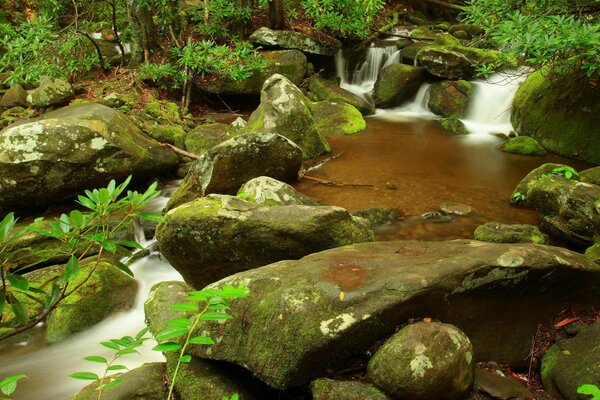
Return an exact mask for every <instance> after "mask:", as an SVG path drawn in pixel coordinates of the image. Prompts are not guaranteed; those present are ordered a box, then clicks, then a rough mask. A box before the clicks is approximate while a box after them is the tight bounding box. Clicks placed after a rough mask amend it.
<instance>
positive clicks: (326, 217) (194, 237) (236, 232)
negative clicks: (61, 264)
mask: <svg viewBox="0 0 600 400" xmlns="http://www.w3.org/2000/svg"><path fill="white" fill-rule="evenodd" d="M156 236H157V238H158V242H159V245H160V248H161V252H162V254H163V255H164V256H165V257H166V258H167V259H168V260H169V262H170V263H171V265H173V267H174V268H175V269H177V270H178V271H179V272H180V273H181V275H182V276H183V277H184V279H185V280H186V282H189V283H191V284H192V286H194V287H195V288H198V289H200V288H202V287H203V286H205V285H207V284H209V283H211V282H214V281H216V280H218V279H221V278H223V277H225V276H228V275H232V274H234V273H236V272H239V271H245V270H247V269H249V268H255V267H258V266H261V265H265V264H269V263H272V262H275V261H279V260H284V259H298V258H300V257H303V256H305V255H307V254H310V253H314V252H317V251H321V250H325V249H330V248H333V247H339V246H344V245H347V244H351V243H357V242H366V241H372V240H373V232H372V231H371V229H370V228H369V227H368V226H367V224H365V223H364V221H362V220H358V219H355V218H353V217H352V216H351V215H350V213H348V211H346V210H344V209H343V208H339V207H329V206H319V207H314V206H313V207H311V206H304V205H291V206H278V207H264V206H260V205H257V204H254V203H250V202H247V201H244V200H242V199H240V198H237V197H231V196H224V195H210V196H207V197H205V198H202V199H199V200H195V201H192V202H189V203H187V204H184V205H181V206H179V207H177V208H175V209H173V210H171V211H169V212H168V213H167V215H166V217H165V221H164V222H162V223H161V224H159V225H158V228H157V232H156Z"/></svg>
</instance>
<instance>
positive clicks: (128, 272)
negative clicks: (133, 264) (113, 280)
mask: <svg viewBox="0 0 600 400" xmlns="http://www.w3.org/2000/svg"><path fill="white" fill-rule="evenodd" d="M115 265H116V267H117V268H119V269H120V270H121V271H123V272H125V273H126V274H127V275H129V276H131V277H132V278H133V272H132V271H131V270H130V269H129V267H128V266H127V265H125V264H123V263H122V262H121V261H117V263H116V264H115Z"/></svg>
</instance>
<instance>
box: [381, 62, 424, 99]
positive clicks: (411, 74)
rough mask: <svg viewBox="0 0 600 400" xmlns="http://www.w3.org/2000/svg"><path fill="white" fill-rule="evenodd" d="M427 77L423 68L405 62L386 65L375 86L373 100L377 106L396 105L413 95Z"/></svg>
mask: <svg viewBox="0 0 600 400" xmlns="http://www.w3.org/2000/svg"><path fill="white" fill-rule="evenodd" d="M424 79H425V74H424V70H423V68H416V67H412V66H410V65H405V64H391V65H388V66H387V67H384V68H383V69H382V70H381V71H380V72H379V76H378V77H377V81H376V82H375V87H374V88H373V100H374V101H375V105H376V106H377V107H382V108H391V107H396V106H399V105H400V104H402V103H403V102H405V101H406V100H408V99H410V98H411V97H413V96H414V95H415V94H416V93H417V91H418V90H419V87H420V86H421V84H422V83H423V80H424Z"/></svg>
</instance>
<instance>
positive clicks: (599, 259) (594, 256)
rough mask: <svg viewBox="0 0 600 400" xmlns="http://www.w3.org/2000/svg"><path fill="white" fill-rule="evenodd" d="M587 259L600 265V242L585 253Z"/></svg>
mask: <svg viewBox="0 0 600 400" xmlns="http://www.w3.org/2000/svg"><path fill="white" fill-rule="evenodd" d="M585 257H586V258H587V259H588V260H590V261H593V262H595V263H596V264H600V242H598V241H597V242H596V243H594V244H593V245H591V246H590V247H588V248H587V250H586V251H585Z"/></svg>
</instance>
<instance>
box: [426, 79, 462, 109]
mask: <svg viewBox="0 0 600 400" xmlns="http://www.w3.org/2000/svg"><path fill="white" fill-rule="evenodd" d="M472 93H473V84H472V83H471V82H468V81H464V80H458V81H444V82H438V83H434V84H433V85H431V88H430V89H429V101H428V102H427V107H428V108H429V109H430V110H431V112H433V113H434V114H437V115H440V116H442V117H446V118H449V117H454V118H462V117H464V116H465V115H466V113H467V109H468V107H469V102H470V100H471V95H472Z"/></svg>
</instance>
